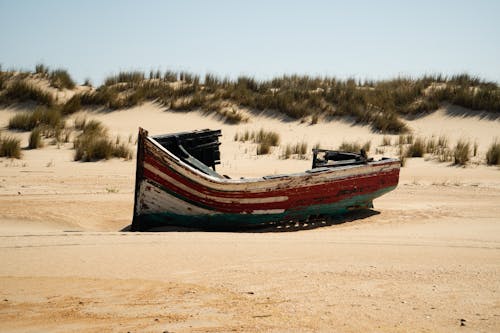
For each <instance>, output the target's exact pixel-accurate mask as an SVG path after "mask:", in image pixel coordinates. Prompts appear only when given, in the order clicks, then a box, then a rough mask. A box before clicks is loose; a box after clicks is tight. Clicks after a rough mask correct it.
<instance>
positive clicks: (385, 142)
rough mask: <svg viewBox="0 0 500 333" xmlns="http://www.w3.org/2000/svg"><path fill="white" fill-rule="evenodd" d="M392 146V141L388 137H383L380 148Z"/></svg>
mask: <svg viewBox="0 0 500 333" xmlns="http://www.w3.org/2000/svg"><path fill="white" fill-rule="evenodd" d="M391 144H392V139H391V137H390V136H387V135H384V137H383V138H382V144H381V146H390V145H391Z"/></svg>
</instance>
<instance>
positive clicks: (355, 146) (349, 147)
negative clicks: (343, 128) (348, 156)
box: [338, 141, 361, 152]
mask: <svg viewBox="0 0 500 333" xmlns="http://www.w3.org/2000/svg"><path fill="white" fill-rule="evenodd" d="M338 150H339V151H346V152H359V151H360V150H361V145H360V144H359V143H358V142H347V141H344V142H342V143H341V144H340V146H339V148H338Z"/></svg>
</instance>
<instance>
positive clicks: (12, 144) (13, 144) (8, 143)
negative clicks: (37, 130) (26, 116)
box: [0, 136, 21, 158]
mask: <svg viewBox="0 0 500 333" xmlns="http://www.w3.org/2000/svg"><path fill="white" fill-rule="evenodd" d="M0 157H9V158H21V140H19V139H18V138H15V137H13V136H1V137H0Z"/></svg>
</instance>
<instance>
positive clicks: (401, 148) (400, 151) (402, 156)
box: [398, 145, 407, 167]
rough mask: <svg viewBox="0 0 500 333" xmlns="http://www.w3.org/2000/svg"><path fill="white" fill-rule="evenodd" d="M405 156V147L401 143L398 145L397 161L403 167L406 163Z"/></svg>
mask: <svg viewBox="0 0 500 333" xmlns="http://www.w3.org/2000/svg"><path fill="white" fill-rule="evenodd" d="M406 156H407V153H406V151H405V147H404V146H403V145H399V149H398V158H399V161H400V162H401V167H404V166H405V165H406Z"/></svg>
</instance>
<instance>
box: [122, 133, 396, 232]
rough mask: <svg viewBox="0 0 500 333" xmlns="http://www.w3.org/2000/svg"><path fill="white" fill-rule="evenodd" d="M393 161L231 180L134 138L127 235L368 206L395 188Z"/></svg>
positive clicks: (281, 219) (144, 138)
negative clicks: (130, 218) (134, 163)
mask: <svg viewBox="0 0 500 333" xmlns="http://www.w3.org/2000/svg"><path fill="white" fill-rule="evenodd" d="M399 167H400V163H399V161H398V160H394V159H387V160H382V161H378V162H370V163H367V164H364V165H354V166H346V167H342V168H320V169H313V170H309V171H306V172H303V173H298V174H291V175H277V176H270V177H262V178H256V179H242V180H229V179H220V178H216V177H212V176H209V175H206V174H203V173H202V172H200V171H199V170H196V169H194V168H192V167H190V166H189V165H186V164H185V163H183V162H182V161H180V160H179V159H178V158H176V156H174V155H173V154H171V153H170V152H169V151H167V150H166V149H164V148H163V147H162V146H161V145H159V144H157V142H155V141H154V139H152V138H149V137H148V136H147V132H140V135H139V145H138V159H137V174H136V193H135V204H134V220H133V223H132V230H147V229H150V228H152V227H159V226H163V225H177V226H187V227H198V228H209V229H221V228H224V229H227V228H231V229H233V228H241V227H250V226H257V225H263V224H270V223H279V222H288V221H293V220H305V219H307V218H309V217H310V216H333V215H339V214H344V213H346V212H348V211H350V210H352V209H356V208H367V207H372V201H373V200H374V199H375V198H377V197H379V196H381V195H384V194H385V193H387V192H389V191H391V190H393V189H394V188H395V187H396V186H397V183H398V179H399Z"/></svg>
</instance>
